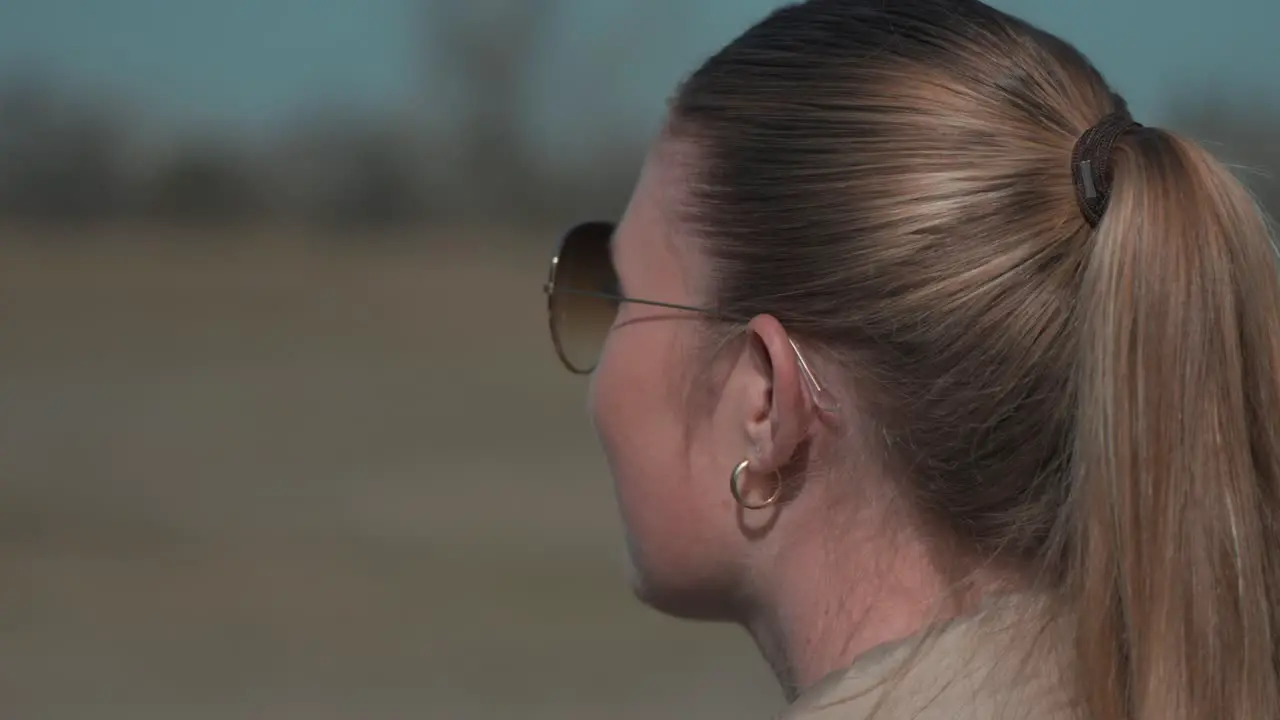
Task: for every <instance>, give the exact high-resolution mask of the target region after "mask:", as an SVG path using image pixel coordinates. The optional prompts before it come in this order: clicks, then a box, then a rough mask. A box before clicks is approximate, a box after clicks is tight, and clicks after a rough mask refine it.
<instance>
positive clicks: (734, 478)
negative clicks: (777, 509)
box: [729, 458, 782, 510]
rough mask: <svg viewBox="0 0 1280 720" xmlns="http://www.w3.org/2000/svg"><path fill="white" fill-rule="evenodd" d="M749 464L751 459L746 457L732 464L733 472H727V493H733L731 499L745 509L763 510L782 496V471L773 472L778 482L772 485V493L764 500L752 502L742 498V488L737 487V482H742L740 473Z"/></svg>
mask: <svg viewBox="0 0 1280 720" xmlns="http://www.w3.org/2000/svg"><path fill="white" fill-rule="evenodd" d="M750 465H751V460H750V459H749V458H748V459H745V460H743V461H742V462H740V463H738V464H737V465H735V466H733V472H731V473H729V494H730V495H733V501H734V502H736V503H738V505H739V507H742V508H744V509H747V510H763V509H765V508H767V507H769V506H770V505H773V504H774V503H776V502H778V500H779V499H781V498H782V473H780V472H776V471H775V472H774V475H776V476H777V478H778V482H777V484H776V485H774V488H773V494H772V495H770V496H769V497H768V498H766V499H765V500H764V502H760V503H755V504H752V503H748V502H747V501H746V500H744V499H743V498H742V489H741V488H739V487H738V485H739V483H741V482H742V473H744V472H746V470H747V467H748V466H750Z"/></svg>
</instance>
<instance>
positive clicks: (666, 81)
mask: <svg viewBox="0 0 1280 720" xmlns="http://www.w3.org/2000/svg"><path fill="white" fill-rule="evenodd" d="M415 1H418V2H420V1H421V0H185V1H183V0H3V1H2V2H0V75H2V74H4V73H6V72H12V71H18V70H23V69H41V70H46V71H50V72H52V73H54V74H55V75H57V76H59V77H62V78H64V79H66V80H69V81H72V82H75V83H78V84H84V85H88V86H96V87H100V88H103V89H110V90H112V91H119V92H122V93H123V94H124V95H125V96H126V97H128V98H130V99H131V100H133V101H135V102H136V103H138V104H139V105H140V106H141V107H142V108H145V109H146V111H147V112H148V113H149V114H151V115H153V116H154V117H155V118H158V119H159V120H160V122H161V123H162V126H164V127H168V128H171V129H175V130H186V129H191V128H197V127H198V128H205V127H209V126H212V127H215V128H220V129H223V130H226V131H232V132H239V131H249V132H253V131H255V130H258V129H262V128H269V127H271V126H273V125H276V124H278V123H280V122H283V121H287V120H289V119H290V118H292V117H294V116H296V115H297V114H299V113H302V112H306V111H307V110H308V109H309V108H314V107H317V106H320V105H326V104H337V105H346V106H356V107H370V108H374V109H386V108H394V107H398V106H403V105H404V104H405V102H406V99H407V98H409V97H412V96H413V94H414V93H415V92H418V91H420V90H421V88H422V83H423V81H422V70H421V63H422V58H423V55H424V53H423V52H422V51H421V48H420V47H419V45H418V43H420V42H421V40H420V37H419V36H417V35H415V33H414V26H413V24H412V22H411V20H412V18H413V12H412V10H413V4H414V2H415ZM437 1H449V0H437ZM777 4H778V2H777V1H776V0H675V1H673V2H659V1H658V0H567V2H566V3H565V5H566V6H567V8H568V11H567V16H566V18H565V19H564V23H563V26H562V27H561V28H560V33H559V36H558V40H557V42H556V43H554V47H555V48H556V50H555V52H554V53H553V55H554V57H551V58H550V59H549V60H550V62H549V64H548V65H547V71H546V72H545V73H543V76H542V78H541V80H540V81H539V85H538V87H535V88H532V92H534V93H535V94H540V95H544V96H545V97H546V98H547V101H546V102H544V103H543V105H544V106H545V107H544V108H543V110H542V112H541V114H540V115H539V116H538V117H536V118H531V122H535V123H538V124H539V126H543V127H549V128H555V127H564V126H568V125H572V124H573V123H575V122H577V123H582V122H591V115H592V114H593V113H596V112H600V113H605V112H607V113H611V114H612V116H614V117H617V116H622V117H625V118H628V121H629V122H633V123H636V124H637V125H638V126H643V125H646V124H650V123H653V122H654V121H655V120H656V118H657V116H658V115H659V114H660V113H661V110H662V100H663V98H664V97H665V96H666V94H667V93H668V92H669V90H670V89H671V87H672V86H673V85H674V83H675V82H676V81H677V80H678V79H679V77H680V76H681V74H682V73H684V72H686V71H687V70H688V69H690V68H691V67H692V66H693V65H695V64H696V62H697V61H698V59H699V58H700V57H702V56H703V55H705V54H706V53H708V52H710V51H711V50H713V49H714V48H715V47H716V46H717V45H718V44H721V43H723V42H724V41H726V40H727V39H729V38H730V37H731V36H732V35H733V34H734V33H736V32H737V31H739V30H741V29H742V28H744V27H745V26H746V25H747V24H748V23H749V22H751V21H752V20H754V19H756V18H758V17H760V16H761V15H762V14H763V13H765V12H766V11H767V10H768V9H770V8H771V7H774V6H776V5H777ZM994 4H995V5H997V6H998V7H1000V8H1001V9H1004V10H1007V11H1010V12H1013V13H1014V14H1018V15H1021V16H1023V17H1026V18H1028V19H1030V20H1032V21H1033V22H1036V23H1038V24H1040V25H1041V26H1043V27H1045V28H1047V29H1049V30H1051V31H1054V32H1056V33H1058V34H1060V35H1063V36H1065V37H1066V38H1067V39H1068V40H1070V41H1072V42H1074V43H1076V44H1077V45H1078V46H1079V47H1081V49H1083V50H1084V51H1085V52H1086V53H1087V54H1089V55H1090V56H1091V57H1092V58H1093V59H1094V60H1095V62H1096V63H1097V64H1098V65H1100V66H1101V67H1102V69H1103V71H1104V72H1105V73H1106V74H1107V75H1108V76H1109V77H1110V78H1111V79H1112V81H1113V82H1114V83H1116V84H1117V85H1118V86H1119V87H1120V89H1121V90H1122V92H1124V93H1125V94H1126V95H1127V96H1128V97H1129V99H1130V101H1131V104H1132V105H1133V106H1134V108H1135V112H1137V113H1138V114H1140V115H1142V116H1145V117H1146V118H1154V119H1158V118H1159V116H1160V114H1161V112H1162V110H1163V108H1164V107H1165V105H1166V103H1167V102H1168V99H1169V97H1170V96H1171V95H1172V94H1173V93H1174V92H1176V91H1178V90H1180V89H1188V88H1197V87H1203V86H1208V87H1216V88H1225V89H1227V90H1228V91H1233V92H1237V93H1239V94H1248V95H1253V94H1256V93H1258V92H1262V93H1264V94H1268V95H1270V96H1271V97H1273V98H1276V99H1280V45H1277V42H1276V34H1275V33H1276V32H1277V31H1278V30H1280V2H1277V0H1219V2H1216V3H1205V2H1203V0H996V1H995V2H994ZM660 6H666V8H667V10H666V11H665V12H667V13H668V14H666V15H663V14H661V13H663V12H664V10H662V9H659V8H660ZM637 13H639V14H637ZM639 15H646V16H647V17H645V18H644V19H643V22H641V21H639V20H637V18H638V17H639ZM619 25H621V26H624V27H625V28H626V29H625V31H624V32H623V33H622V34H621V35H619V34H618V33H617V27H618V26H619ZM605 36H610V37H614V38H617V42H614V41H609V42H606V43H604V44H603V45H592V42H598V38H601V37H605ZM610 50H612V51H614V52H616V53H625V55H624V56H623V57H624V60H623V61H622V62H621V63H620V64H621V70H622V71H623V74H622V76H621V80H619V82H618V83H617V84H615V85H611V86H609V87H604V88H599V89H598V91H597V92H598V94H597V95H595V96H594V97H592V96H590V94H589V93H588V94H584V93H582V92H581V90H582V88H581V87H579V88H578V90H579V92H577V93H576V94H573V95H572V96H570V95H564V97H562V98H560V99H558V100H557V99H556V98H557V94H556V93H557V92H558V91H563V89H564V88H565V87H571V88H572V87H574V85H573V77H574V74H575V73H576V72H577V69H576V68H581V67H583V66H585V65H591V64H592V57H593V53H598V52H609V51H610ZM596 101H598V102H599V103H600V107H599V108H597V107H595V106H594V104H593V103H594V102H596ZM584 105H585V107H586V112H584V107H583V106H584Z"/></svg>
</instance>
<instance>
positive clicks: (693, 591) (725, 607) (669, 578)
mask: <svg viewBox="0 0 1280 720" xmlns="http://www.w3.org/2000/svg"><path fill="white" fill-rule="evenodd" d="M629 560H630V562H628V563H627V580H628V583H629V584H630V586H631V592H632V594H633V595H635V598H636V599H637V600H639V601H640V602H641V603H642V604H643V605H645V606H646V607H648V608H650V609H652V610H656V611H658V612H660V613H662V614H663V615H667V616H669V617H673V618H679V619H681V620H699V621H704V622H729V621H732V620H733V618H734V614H733V612H732V607H733V603H732V602H731V598H732V596H733V595H732V593H730V592H728V591H727V589H726V586H725V585H724V584H722V583H718V582H714V581H712V580H710V579H709V578H706V577H705V576H703V577H702V578H698V577H697V576H694V575H691V574H686V573H677V572H657V571H655V569H653V568H651V567H650V568H648V569H646V565H645V564H644V563H643V562H638V560H640V558H637V557H636V555H635V553H631V554H630V557H629Z"/></svg>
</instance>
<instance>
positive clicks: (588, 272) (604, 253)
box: [543, 221, 839, 412]
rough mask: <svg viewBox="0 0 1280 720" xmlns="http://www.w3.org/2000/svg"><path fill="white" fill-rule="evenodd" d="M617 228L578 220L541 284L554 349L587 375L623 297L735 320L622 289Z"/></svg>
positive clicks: (814, 388)
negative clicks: (616, 256)
mask: <svg viewBox="0 0 1280 720" xmlns="http://www.w3.org/2000/svg"><path fill="white" fill-rule="evenodd" d="M614 230H615V225H614V224H613V223H611V222H600V221H592V222H584V223H581V224H579V225H576V226H574V227H573V228H571V229H570V230H569V231H568V232H567V233H565V234H564V237H562V238H561V239H560V247H559V249H558V250H557V251H556V254H555V257H553V258H551V270H550V273H549V274H548V276H547V282H546V284H545V285H544V286H543V292H545V293H546V295H547V319H548V324H549V326H550V330H551V342H552V344H553V345H554V346H555V350H556V355H557V356H558V357H559V358H560V362H561V363H562V364H563V365H564V366H565V368H566V369H568V370H569V372H571V373H575V374H578V375H588V374H590V373H591V372H592V371H593V370H595V368H596V364H597V363H598V362H599V360H600V351H601V350H602V349H603V348H604V342H605V339H606V338H607V337H608V336H609V331H610V330H611V329H612V328H613V324H614V321H615V320H616V319H617V317H618V309H619V308H620V307H621V306H622V303H624V302H625V303H637V304H640V305H650V306H653V307H660V308H669V309H672V310H684V311H687V312H692V313H699V314H701V315H706V316H708V317H713V318H717V319H720V320H725V321H729V322H734V321H735V319H734V318H727V317H723V316H721V315H719V314H718V313H716V312H714V311H712V310H709V309H707V308H700V307H693V306H690V305H677V304H675V303H668V302H660V301H657V300H644V299H640V298H633V297H626V296H624V295H622V294H621V292H620V291H619V283H618V271H617V269H616V268H615V267H614V266H613V254H612V252H611V250H610V246H611V244H612V242H613V233H614ZM788 342H790V343H791V349H792V350H793V351H795V355H796V361H797V363H798V364H799V366H800V371H801V375H803V376H804V379H805V384H806V385H808V387H809V391H810V393H811V394H812V395H813V399H814V403H815V404H816V405H817V406H818V408H820V409H822V410H825V411H827V412H835V410H836V409H838V407H839V405H838V403H836V402H835V399H834V398H833V397H832V396H831V394H830V393H828V392H826V391H825V390H824V389H823V387H822V385H821V384H820V383H819V382H818V379H817V377H816V376H815V375H814V373H813V371H812V370H811V369H810V367H809V363H808V362H806V361H805V359H804V355H803V354H802V353H801V352H800V347H799V346H798V345H796V342H795V341H794V340H792V339H790V338H788Z"/></svg>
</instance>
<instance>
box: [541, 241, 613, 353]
mask: <svg viewBox="0 0 1280 720" xmlns="http://www.w3.org/2000/svg"><path fill="white" fill-rule="evenodd" d="M612 237H613V223H607V222H588V223H583V224H581V225H578V226H577V227H574V228H573V229H572V230H570V231H569V232H568V233H567V234H566V235H565V236H564V239H563V240H562V241H561V243H560V253H559V254H558V255H557V259H556V265H555V271H554V272H555V275H554V277H553V279H552V283H553V284H552V287H551V297H550V299H549V301H548V302H549V310H550V313H551V339H552V340H553V341H554V342H555V345H556V352H558V353H559V354H560V359H561V361H563V362H564V364H565V365H566V366H567V367H568V368H569V369H570V370H572V371H573V372H576V373H589V372H591V371H592V370H594V369H595V367H596V362H597V361H598V360H599V358H600V349H601V347H603V345H604V340H605V337H606V336H607V335H608V334H609V328H611V327H612V326H613V321H614V318H615V317H616V316H617V314H618V302H619V299H618V294H619V293H618V275H617V272H616V271H615V270H614V267H613V259H612V257H611V256H610V253H609V242H610V239H611V238H612Z"/></svg>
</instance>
